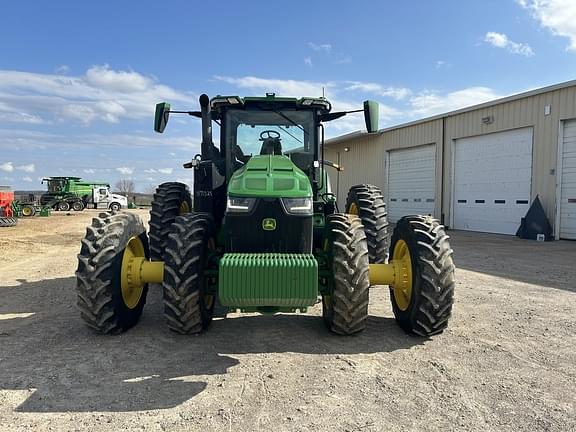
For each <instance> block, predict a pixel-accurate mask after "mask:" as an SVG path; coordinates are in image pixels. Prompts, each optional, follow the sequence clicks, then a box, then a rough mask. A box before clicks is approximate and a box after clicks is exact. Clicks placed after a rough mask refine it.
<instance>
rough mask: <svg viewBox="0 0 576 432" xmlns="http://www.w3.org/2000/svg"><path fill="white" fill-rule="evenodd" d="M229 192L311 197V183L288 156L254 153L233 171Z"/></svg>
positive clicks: (235, 194) (247, 194) (232, 193)
mask: <svg viewBox="0 0 576 432" xmlns="http://www.w3.org/2000/svg"><path fill="white" fill-rule="evenodd" d="M228 195H230V196H242V197H294V198H310V197H312V186H311V185H310V180H309V179H308V177H307V176H306V174H304V172H303V171H302V170H301V169H299V168H298V167H297V166H296V165H294V164H293V163H292V161H291V160H290V158H288V157H287V156H275V155H265V156H253V157H251V158H250V159H249V160H248V162H247V163H246V165H244V166H243V167H242V168H240V169H239V170H238V171H236V172H235V173H234V174H233V175H232V178H231V179H230V184H229V185H228Z"/></svg>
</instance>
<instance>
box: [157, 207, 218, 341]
mask: <svg viewBox="0 0 576 432" xmlns="http://www.w3.org/2000/svg"><path fill="white" fill-rule="evenodd" d="M215 235H216V231H215V229H214V221H213V219H212V216H211V215H209V214H207V213H190V214H186V215H183V216H178V217H177V218H176V220H175V221H174V223H173V224H172V228H171V230H170V234H169V235H168V242H167V245H166V252H165V261H164V283H163V284H162V287H163V293H164V316H165V317H166V320H167V323H168V327H169V328H170V330H173V331H175V332H177V333H181V334H193V333H200V332H201V331H202V330H204V329H206V328H207V327H208V325H209V324H210V322H211V321H212V317H213V314H214V305H215V303H216V302H215V300H216V299H215V296H210V295H207V294H205V280H204V270H205V268H206V265H207V258H208V251H209V247H211V245H212V246H213V245H215V243H214V238H215Z"/></svg>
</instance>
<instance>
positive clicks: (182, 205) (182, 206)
mask: <svg viewBox="0 0 576 432" xmlns="http://www.w3.org/2000/svg"><path fill="white" fill-rule="evenodd" d="M179 212H180V214H181V215H183V214H186V213H190V206H189V205H188V203H187V202H186V201H182V202H181V203H180V209H179Z"/></svg>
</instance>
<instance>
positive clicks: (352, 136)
mask: <svg viewBox="0 0 576 432" xmlns="http://www.w3.org/2000/svg"><path fill="white" fill-rule="evenodd" d="M567 87H576V80H570V81H565V82H562V83H559V84H554V85H550V86H546V87H541V88H538V89H534V90H529V91H526V92H522V93H518V94H515V95H511V96H505V97H503V98H499V99H494V100H492V101H488V102H483V103H481V104H476V105H471V106H469V107H465V108H460V109H457V110H454V111H448V112H446V113H444V114H436V115H434V116H431V117H425V118H423V119H420V120H414V121H411V122H407V123H401V124H399V125H395V126H390V127H387V128H384V129H380V130H378V132H374V133H372V134H369V133H368V132H364V131H354V132H350V133H347V134H344V135H340V136H337V137H334V138H330V139H328V140H326V142H325V144H326V145H331V144H337V143H342V142H346V141H350V140H352V139H355V138H360V137H364V136H368V135H376V134H382V133H385V132H389V131H392V130H395V129H402V128H405V127H408V126H414V125H417V124H420V123H427V122H429V121H433V120H438V119H441V118H444V117H451V116H455V115H458V114H462V113H465V112H469V111H475V110H479V109H483V108H489V107H491V106H494V105H500V104H502V103H506V102H512V101H515V100H518V99H524V98H528V97H532V96H536V95H539V94H542V93H548V92H552V91H555V90H560V89H563V88H567Z"/></svg>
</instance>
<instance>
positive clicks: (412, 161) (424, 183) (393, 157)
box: [387, 144, 436, 222]
mask: <svg viewBox="0 0 576 432" xmlns="http://www.w3.org/2000/svg"><path fill="white" fill-rule="evenodd" d="M435 167H436V145H434V144H432V145H425V146H419V147H413V148H409V149H402V150H393V151H391V152H390V153H389V167H388V194H387V195H388V219H389V220H390V221H391V222H396V221H398V219H400V218H401V217H402V216H406V215H411V214H434V196H435V190H436V188H435V177H436V176H435V174H436V169H435Z"/></svg>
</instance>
